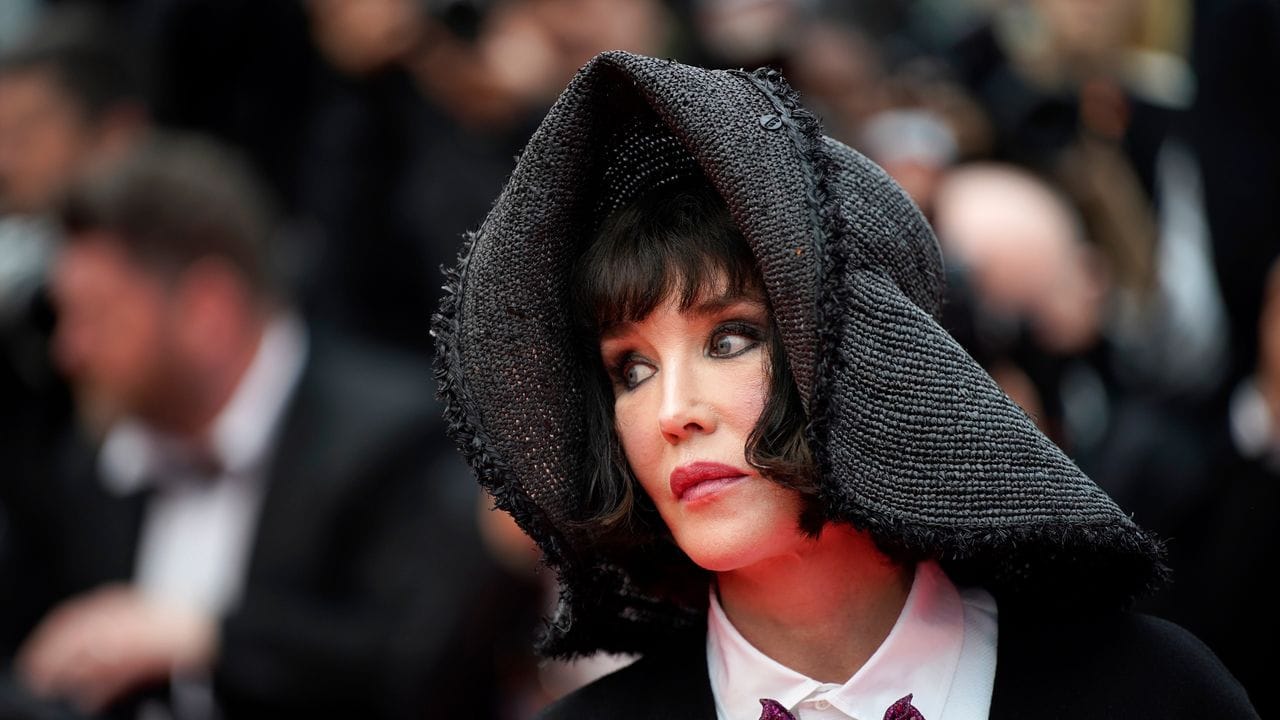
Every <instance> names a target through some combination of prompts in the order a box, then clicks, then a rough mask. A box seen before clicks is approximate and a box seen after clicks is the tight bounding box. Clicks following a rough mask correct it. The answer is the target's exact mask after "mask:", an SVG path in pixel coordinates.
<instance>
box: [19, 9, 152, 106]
mask: <svg viewBox="0 0 1280 720" xmlns="http://www.w3.org/2000/svg"><path fill="white" fill-rule="evenodd" d="M130 47H131V45H130V43H128V42H126V41H125V38H124V37H123V35H122V34H121V33H120V32H119V29H118V27H117V26H116V25H115V24H114V23H112V22H111V21H110V19H109V18H108V16H107V15H106V14H105V13H104V12H103V11H100V10H97V9H94V8H89V7H85V6H83V5H82V4H72V5H68V6H66V7H60V8H57V9H54V10H51V11H49V12H48V13H46V15H45V16H44V17H43V18H42V20H41V22H40V23H39V24H38V25H37V26H36V27H35V29H34V30H33V31H32V32H31V33H29V34H28V35H27V36H26V37H24V38H23V39H22V40H21V41H20V42H19V43H18V44H17V45H15V46H14V47H13V48H11V49H9V50H7V51H5V52H4V53H3V54H2V55H0V78H3V77H5V76H7V75H15V74H18V73H29V72H42V73H48V75H49V77H50V78H52V79H53V81H54V82H56V83H57V84H58V86H59V88H60V89H61V90H62V92H63V93H65V94H66V96H67V97H68V98H70V99H71V101H72V102H73V103H74V104H75V105H76V107H77V108H78V109H79V111H80V113H81V115H82V116H83V117H84V119H85V120H87V121H89V122H97V121H98V120H100V119H101V118H102V116H103V115H104V114H106V113H107V112H109V111H110V110H111V109H113V108H115V107H118V106H120V105H122V104H124V103H132V104H139V105H141V104H144V102H145V95H146V91H145V87H144V86H145V81H144V80H143V77H142V76H143V72H142V63H141V62H140V61H139V60H140V59H139V57H138V55H137V54H136V53H133V52H131V51H130V50H129V48H130Z"/></svg>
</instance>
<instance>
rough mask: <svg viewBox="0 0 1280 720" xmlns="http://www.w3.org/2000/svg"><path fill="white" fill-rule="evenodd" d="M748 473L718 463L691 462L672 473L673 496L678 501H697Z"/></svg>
mask: <svg viewBox="0 0 1280 720" xmlns="http://www.w3.org/2000/svg"><path fill="white" fill-rule="evenodd" d="M746 476H747V473H745V472H743V471H742V470H740V469H738V468H736V467H733V466H732V465H725V464H723V463H717V462H691V463H689V464H687V465H681V466H680V467H678V468H676V469H675V470H672V471H671V494H672V495H674V496H675V498H676V499H677V500H685V501H689V500H697V499H698V498H700V497H704V496H706V495H710V494H711V493H714V492H716V491H717V490H719V489H721V488H723V487H725V486H726V485H730V484H732V483H734V482H737V481H738V480H741V479H742V478H744V477H746Z"/></svg>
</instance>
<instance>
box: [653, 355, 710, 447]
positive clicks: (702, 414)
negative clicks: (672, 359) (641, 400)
mask: <svg viewBox="0 0 1280 720" xmlns="http://www.w3.org/2000/svg"><path fill="white" fill-rule="evenodd" d="M659 377H661V379H662V407H661V409H660V410H659V412H658V428H659V429H660V430H661V431H662V436H663V437H664V438H666V440H667V442H669V443H672V444H675V443H678V442H680V441H682V440H685V439H687V438H689V437H691V436H693V435H695V434H698V433H704V434H705V433H710V432H714V431H715V429H716V419H715V412H714V410H713V408H712V406H711V404H710V403H708V402H707V401H706V399H705V398H703V395H702V392H701V391H700V389H699V387H698V380H697V377H696V373H695V372H694V371H693V369H692V368H690V367H688V366H680V365H672V364H668V365H666V366H665V367H663V369H662V372H661V373H660V375H659Z"/></svg>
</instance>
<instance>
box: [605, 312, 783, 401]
mask: <svg viewBox="0 0 1280 720" xmlns="http://www.w3.org/2000/svg"><path fill="white" fill-rule="evenodd" d="M763 336H764V333H763V331H762V330H761V329H760V328H759V327H758V326H757V325H755V324H752V323H746V322H738V321H735V322H730V323H724V324H722V325H718V326H716V328H715V329H714V330H713V331H712V332H711V334H710V335H709V336H708V338H707V343H706V346H705V348H704V350H703V354H704V355H705V356H706V357H709V358H714V359H717V360H728V359H732V358H736V357H739V356H741V355H745V354H746V353H749V352H751V351H752V350H755V349H757V348H759V347H760V345H761V342H762V341H763ZM606 367H607V368H608V370H609V377H610V378H611V379H612V380H613V383H614V385H616V386H617V387H619V388H621V389H623V390H626V391H629V390H634V389H636V388H637V387H639V386H640V385H641V384H642V383H644V381H646V380H648V379H649V378H651V377H653V376H654V375H656V374H657V373H658V366H657V363H656V362H654V361H652V360H650V359H649V358H646V357H645V356H644V355H641V354H640V353H638V352H635V351H634V350H624V351H621V352H618V353H616V354H615V355H614V356H613V357H611V358H606Z"/></svg>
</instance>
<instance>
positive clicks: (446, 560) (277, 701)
mask: <svg viewBox="0 0 1280 720" xmlns="http://www.w3.org/2000/svg"><path fill="white" fill-rule="evenodd" d="M433 390H434V386H433V383H432V380H431V375H430V369H429V368H428V367H425V366H421V365H419V364H418V363H416V362H411V361H408V360H403V359H401V358H398V357H397V358H393V357H390V356H388V355H384V354H381V353H378V352H374V351H370V350H368V349H365V348H357V347H355V346H353V345H351V344H350V343H347V342H345V341H340V340H337V339H335V338H328V339H326V338H323V337H315V336H313V338H312V343H311V352H310V355H309V357H308V361H307V365H306V367H305V369H304V373H303V376H302V378H301V380H300V382H299V385H298V387H297V389H296V392H295V394H294V396H293V397H292V398H291V400H290V404H289V406H288V408H287V410H286V415H285V418H284V420H283V425H282V427H281V433H280V436H279V440H278V444H277V446H276V450H275V454H274V459H273V460H272V461H271V463H270V466H269V470H268V472H267V477H266V492H265V496H264V499H263V505H262V510H261V515H260V517H259V520H258V525H257V528H256V531H255V536H254V540H253V545H252V550H251V553H250V558H249V561H248V567H247V575H246V580H245V585H244V590H243V594H242V596H241V600H240V602H239V604H238V605H237V607H236V609H235V610H234V611H233V612H232V613H231V614H230V615H229V616H227V617H225V618H224V619H223V620H222V625H221V633H220V638H219V644H220V655H219V658H218V662H217V665H216V667H215V668H214V685H215V689H216V692H217V694H218V699H219V701H220V703H221V705H222V707H223V709H224V710H225V711H226V715H227V717H229V718H237V717H246V716H254V717H256V716H272V717H294V716H297V717H302V716H305V717H317V716H322V717H328V716H335V717H342V716H345V717H362V718H363V717H388V718H390V717H422V716H424V714H425V712H426V708H427V707H428V704H430V705H431V706H432V707H444V708H449V707H450V705H449V703H450V702H456V703H458V705H457V706H456V708H454V709H455V710H456V711H457V712H463V713H464V714H465V715H466V716H468V717H477V716H478V717H488V716H491V715H493V708H491V707H489V706H488V704H489V703H494V702H496V701H495V699H494V698H493V677H492V674H493V669H494V668H493V660H494V658H493V644H492V642H490V640H491V637H490V635H491V633H493V632H495V630H494V623H493V621H492V617H493V616H494V615H497V614H499V613H500V611H499V610H498V609H497V608H496V607H494V603H496V602H499V600H498V598H500V597H503V596H504V595H505V596H509V594H505V593H500V592H498V591H497V587H496V581H497V578H498V575H497V571H496V569H495V568H494V566H493V565H492V564H491V563H490V562H488V561H487V559H486V556H485V555H484V553H483V552H482V550H481V546H480V542H479V538H478V534H477V531H476V527H475V516H476V514H475V507H476V502H477V496H476V492H475V488H474V484H473V483H472V482H471V480H470V478H469V476H468V475H467V473H466V470H465V468H464V467H463V466H462V464H461V463H460V462H458V461H457V460H456V459H455V456H454V454H453V452H452V451H451V449H447V448H446V447H445V443H444V441H443V439H442V433H441V428H440V420H439V413H438V412H437V406H436V404H435V400H434V398H433ZM2 482H3V483H4V484H5V485H6V486H7V487H5V491H6V492H5V495H4V500H5V502H4V503H0V506H4V509H7V510H8V515H9V522H8V523H7V524H8V526H9V527H8V535H7V537H6V539H5V542H3V543H0V546H2V547H0V578H2V579H4V580H5V581H6V582H5V583H4V584H3V585H0V609H2V611H0V658H3V659H4V662H5V663H7V662H8V659H9V658H10V657H11V655H12V653H13V652H15V651H16V649H17V648H18V646H19V643H20V642H21V640H22V639H23V637H24V636H25V635H26V634H27V633H29V632H30V631H31V630H32V629H33V628H34V626H35V624H36V623H37V622H38V621H39V619H40V618H41V617H42V616H43V615H44V614H45V613H46V612H48V611H49V610H50V609H51V608H53V607H54V606H55V605H56V604H57V603H58V602H60V601H62V600H64V599H66V598H69V597H71V596H73V595H76V594H78V593H81V592H84V591H86V590H89V589H92V588H94V587H96V586H98V585H101V584H103V583H109V582H127V581H128V580H129V579H130V578H131V576H132V574H133V567H134V556H135V551H136V548H137V543H138V535H139V531H140V527H141V521H142V519H143V515H144V509H145V503H146V495H145V493H140V494H137V495H134V496H130V497H124V498H121V497H117V496H114V495H111V494H109V493H108V492H107V491H105V490H104V489H103V487H102V485H101V482H100V480H99V478H98V477H97V473H96V459H95V452H94V450H93V448H91V447H89V446H88V445H87V444H85V443H83V442H82V441H71V442H69V443H68V445H67V447H66V448H64V452H62V453H60V455H59V466H58V467H56V468H55V469H53V470H52V471H50V472H48V473H32V474H30V476H27V477H8V478H4V479H3V481H2ZM502 602H506V599H505V598H504V599H503V600H502ZM3 707H4V703H3V702H0V709H3ZM120 710H121V711H122V712H121V714H122V715H126V716H127V715H129V714H130V713H131V711H130V710H129V709H128V708H121V709H120ZM4 714H5V713H4V712H0V715H4Z"/></svg>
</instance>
